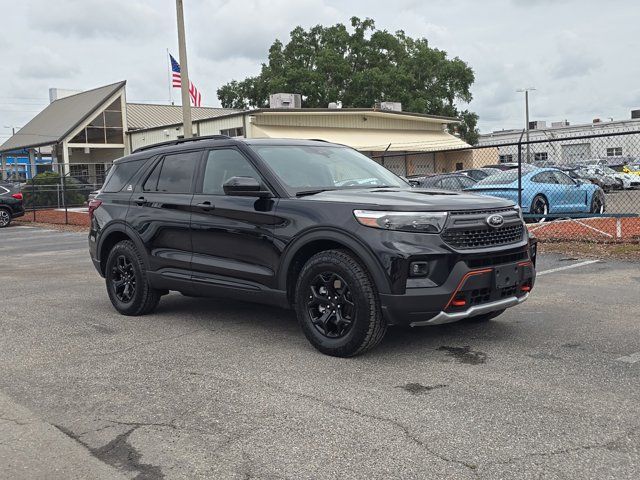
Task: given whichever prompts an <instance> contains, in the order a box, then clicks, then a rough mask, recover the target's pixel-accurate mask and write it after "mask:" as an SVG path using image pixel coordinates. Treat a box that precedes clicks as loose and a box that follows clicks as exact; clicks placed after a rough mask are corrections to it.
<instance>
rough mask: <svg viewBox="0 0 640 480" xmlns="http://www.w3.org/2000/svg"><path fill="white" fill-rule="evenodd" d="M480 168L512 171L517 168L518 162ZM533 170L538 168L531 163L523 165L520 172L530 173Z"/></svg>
mask: <svg viewBox="0 0 640 480" xmlns="http://www.w3.org/2000/svg"><path fill="white" fill-rule="evenodd" d="M482 168H495V169H497V170H503V171H504V170H514V169H517V168H518V162H506V163H496V164H495V165H485V166H484V167H482ZM534 168H538V167H536V166H535V165H532V164H531V163H523V164H522V171H523V172H524V171H531V170H532V169H534Z"/></svg>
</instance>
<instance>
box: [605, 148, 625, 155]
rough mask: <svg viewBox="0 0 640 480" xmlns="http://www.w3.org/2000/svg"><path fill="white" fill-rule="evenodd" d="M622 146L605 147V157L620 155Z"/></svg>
mask: <svg viewBox="0 0 640 480" xmlns="http://www.w3.org/2000/svg"><path fill="white" fill-rule="evenodd" d="M621 156H622V147H613V148H607V157H621Z"/></svg>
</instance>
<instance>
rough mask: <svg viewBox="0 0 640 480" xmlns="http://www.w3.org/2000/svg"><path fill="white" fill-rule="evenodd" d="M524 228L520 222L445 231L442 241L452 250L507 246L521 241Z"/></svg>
mask: <svg viewBox="0 0 640 480" xmlns="http://www.w3.org/2000/svg"><path fill="white" fill-rule="evenodd" d="M523 233H524V226H523V225H522V223H521V222H518V223H517V224H512V225H506V226H504V227H499V228H493V227H484V228H466V229H447V230H445V231H444V232H443V233H442V239H443V240H444V241H445V242H446V243H448V244H449V245H451V246H452V247H453V248H459V249H466V248H483V247H492V246H498V245H509V244H511V243H517V242H519V241H520V240H522V235H523Z"/></svg>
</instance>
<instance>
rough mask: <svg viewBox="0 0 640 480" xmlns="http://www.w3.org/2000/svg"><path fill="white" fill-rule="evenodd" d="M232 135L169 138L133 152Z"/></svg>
mask: <svg viewBox="0 0 640 480" xmlns="http://www.w3.org/2000/svg"><path fill="white" fill-rule="evenodd" d="M230 138H231V137H229V136H227V135H206V136H204V137H191V138H178V139H177V140H169V141H168V142H160V143H154V144H153V145H145V146H144V147H139V148H136V149H135V150H134V151H133V152H132V153H138V152H144V151H145V150H151V149H152V148H160V147H168V146H170V145H180V144H181V143H189V142H198V141H200V140H229V139H230Z"/></svg>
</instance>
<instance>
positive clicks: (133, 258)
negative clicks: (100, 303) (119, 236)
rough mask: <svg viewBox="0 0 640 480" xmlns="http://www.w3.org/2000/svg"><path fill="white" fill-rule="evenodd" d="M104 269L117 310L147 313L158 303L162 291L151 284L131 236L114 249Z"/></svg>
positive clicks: (133, 313) (130, 312) (125, 312)
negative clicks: (130, 238)
mask: <svg viewBox="0 0 640 480" xmlns="http://www.w3.org/2000/svg"><path fill="white" fill-rule="evenodd" d="M105 273H106V275H105V277H106V283H107V292H108V294H109V299H110V300H111V303H112V304H113V306H114V307H115V309H116V310H117V311H118V312H120V313H122V314H123V315H144V314H146V313H150V312H152V311H153V310H154V309H155V308H156V307H157V306H158V302H159V301H160V297H161V295H162V292H161V291H159V290H155V289H154V288H153V287H151V284H150V283H149V279H148V278H147V272H146V268H145V265H144V262H143V261H142V257H141V256H140V254H139V253H138V250H137V249H136V247H135V245H134V244H133V242H131V241H130V240H124V241H122V242H119V243H117V244H116V245H115V246H114V247H113V248H112V249H111V251H110V252H109V256H108V257H107V265H106V268H105Z"/></svg>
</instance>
